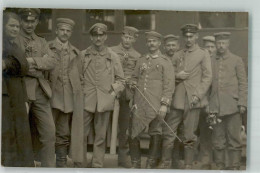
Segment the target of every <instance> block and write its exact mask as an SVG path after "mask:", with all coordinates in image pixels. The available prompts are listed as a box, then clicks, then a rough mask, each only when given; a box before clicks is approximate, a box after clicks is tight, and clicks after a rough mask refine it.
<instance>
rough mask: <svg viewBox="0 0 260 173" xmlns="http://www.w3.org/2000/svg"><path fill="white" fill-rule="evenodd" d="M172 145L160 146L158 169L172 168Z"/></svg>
mask: <svg viewBox="0 0 260 173" xmlns="http://www.w3.org/2000/svg"><path fill="white" fill-rule="evenodd" d="M172 149H173V145H172V146H167V147H166V146H164V147H162V157H161V158H162V160H161V163H160V164H159V166H158V168H159V169H171V168H172V155H173V154H172Z"/></svg>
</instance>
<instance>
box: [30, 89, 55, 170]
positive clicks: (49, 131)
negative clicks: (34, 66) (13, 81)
mask: <svg viewBox="0 0 260 173" xmlns="http://www.w3.org/2000/svg"><path fill="white" fill-rule="evenodd" d="M35 92H36V100H32V101H30V104H29V107H30V109H29V111H30V116H32V118H33V121H34V123H35V125H36V128H37V132H38V133H39V142H40V144H41V147H40V151H39V156H40V161H41V166H42V167H55V124H54V121H53V117H52V112H51V106H50V100H49V98H48V97H47V96H46V95H45V93H44V92H43V90H42V89H41V88H40V87H37V88H36V91H35Z"/></svg>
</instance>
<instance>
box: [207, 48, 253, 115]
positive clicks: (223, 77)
mask: <svg viewBox="0 0 260 173" xmlns="http://www.w3.org/2000/svg"><path fill="white" fill-rule="evenodd" d="M213 74H214V76H213V82H212V88H211V92H210V96H209V109H210V112H215V113H218V114H219V115H220V116H223V115H229V114H233V113H236V112H238V106H239V105H241V106H245V107H247V92H248V86H247V75H246V72H245V66H244V63H243V61H242V58H241V57H238V56H236V55H234V54H233V53H231V52H230V51H228V52H226V54H225V55H223V56H221V55H219V54H217V55H216V57H215V63H214V73H213Z"/></svg>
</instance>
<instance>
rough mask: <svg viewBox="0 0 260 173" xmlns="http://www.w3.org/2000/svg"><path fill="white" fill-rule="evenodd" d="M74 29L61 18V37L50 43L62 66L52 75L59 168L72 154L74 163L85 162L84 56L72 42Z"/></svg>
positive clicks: (58, 21)
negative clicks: (82, 85) (82, 84)
mask: <svg viewBox="0 0 260 173" xmlns="http://www.w3.org/2000/svg"><path fill="white" fill-rule="evenodd" d="M74 25H75V23H74V21H73V20H71V19H68V18H58V19H57V28H56V35H57V37H56V38H55V39H54V40H52V41H50V42H49V43H48V44H49V48H50V49H51V50H52V52H53V54H54V55H55V58H56V60H57V62H58V65H56V66H55V68H54V69H53V70H52V71H51V73H50V82H51V88H52V98H51V106H52V114H53V117H54V121H55V125H56V145H55V150H56V166H57V167H66V162H67V155H68V154H69V153H68V151H70V157H71V158H72V160H73V161H74V162H77V163H78V162H82V161H83V154H82V153H83V93H82V87H81V79H80V76H81V75H82V67H81V66H82V63H81V53H80V51H79V50H78V49H77V48H75V47H74V46H73V45H72V44H71V43H70V42H69V38H70V37H71V35H72V32H73V27H74ZM75 166H80V165H78V164H75Z"/></svg>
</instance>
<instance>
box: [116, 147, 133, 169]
mask: <svg viewBox="0 0 260 173" xmlns="http://www.w3.org/2000/svg"><path fill="white" fill-rule="evenodd" d="M128 153H129V149H128V148H119V149H118V166H119V167H124V168H131V167H132V164H131V158H130V156H129V154H128Z"/></svg>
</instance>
